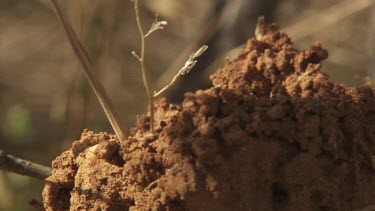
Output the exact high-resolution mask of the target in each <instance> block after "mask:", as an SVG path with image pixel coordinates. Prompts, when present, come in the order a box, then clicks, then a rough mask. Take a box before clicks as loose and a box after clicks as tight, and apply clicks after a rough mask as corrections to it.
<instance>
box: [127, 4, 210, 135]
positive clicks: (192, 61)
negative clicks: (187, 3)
mask: <svg viewBox="0 0 375 211" xmlns="http://www.w3.org/2000/svg"><path fill="white" fill-rule="evenodd" d="M131 1H132V2H133V3H134V10H135V17H136V20H137V26H138V30H139V33H140V35H141V55H138V54H137V53H136V52H135V51H132V54H133V56H134V57H135V58H136V59H138V61H139V63H140V65H141V71H142V79H143V84H144V86H145V89H146V92H147V96H148V99H149V103H150V130H151V132H154V98H155V97H158V96H160V95H161V94H162V93H164V92H165V91H166V90H167V89H168V88H169V87H171V86H172V85H173V84H174V83H175V82H176V81H177V79H178V78H179V77H180V76H182V75H185V74H187V73H189V71H190V70H191V69H192V68H193V67H194V66H195V64H196V63H197V60H196V59H197V58H198V57H200V56H201V55H202V54H203V53H204V52H205V51H206V50H207V48H208V47H207V46H206V45H204V46H202V47H201V48H200V49H199V50H197V51H196V52H194V53H193V54H191V55H190V58H189V60H188V61H186V62H185V65H184V66H183V67H182V68H181V69H180V70H179V71H178V73H177V74H176V75H175V76H174V77H173V79H172V81H171V82H170V83H169V84H168V85H167V86H165V87H164V88H162V89H161V90H160V91H158V92H155V91H154V94H152V93H151V92H150V90H151V89H150V86H149V80H148V76H147V71H146V65H145V48H146V38H147V37H148V36H149V35H151V34H152V33H154V32H156V31H158V30H161V29H164V27H165V26H167V24H168V23H167V21H159V19H158V16H157V15H156V17H155V21H154V23H153V24H152V25H151V27H150V29H149V31H148V32H147V33H146V34H145V33H144V31H143V28H142V23H141V20H140V15H139V0H131Z"/></svg>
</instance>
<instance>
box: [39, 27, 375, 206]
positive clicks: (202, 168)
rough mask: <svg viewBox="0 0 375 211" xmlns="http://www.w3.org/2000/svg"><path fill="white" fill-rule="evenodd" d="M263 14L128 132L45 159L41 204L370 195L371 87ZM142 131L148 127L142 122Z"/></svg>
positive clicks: (374, 123) (341, 200)
mask: <svg viewBox="0 0 375 211" xmlns="http://www.w3.org/2000/svg"><path fill="white" fill-rule="evenodd" d="M327 56H328V53H327V51H326V50H324V49H323V48H322V47H321V45H320V44H315V45H313V46H312V47H311V48H310V49H308V50H305V51H298V50H296V49H294V47H293V44H292V42H291V39H290V38H289V37H288V36H287V35H286V34H285V33H281V32H279V31H278V30H277V27H276V26H274V25H272V26H271V27H269V29H268V32H267V34H266V35H264V36H263V37H262V40H256V39H255V38H252V39H250V40H249V41H248V42H247V44H246V46H245V47H244V49H243V50H242V52H241V53H240V54H239V56H238V58H236V59H234V60H232V61H229V60H228V61H226V64H225V67H224V68H222V69H220V70H219V71H218V72H217V73H215V74H214V75H212V76H211V80H212V82H213V87H212V88H210V89H207V90H199V91H197V92H195V93H186V94H185V100H184V102H183V103H182V104H181V105H170V104H168V102H167V101H166V100H165V99H161V100H159V101H158V102H157V105H156V112H155V117H156V120H155V122H156V123H155V127H156V128H155V131H157V132H156V133H155V134H150V133H149V132H146V131H147V128H148V127H149V119H148V118H146V117H140V118H139V119H138V123H137V126H136V127H135V128H133V129H132V131H133V132H132V136H131V137H129V138H128V139H127V140H126V141H125V142H123V143H121V142H119V141H118V140H117V139H116V137H114V136H111V135H107V134H106V133H100V134H94V133H93V132H90V131H87V130H86V131H84V133H83V135H82V137H81V139H80V140H78V141H76V142H74V143H73V146H72V148H71V149H70V150H68V151H66V152H64V153H62V154H61V155H60V156H59V157H57V158H56V160H55V161H54V162H53V165H52V166H53V169H54V170H53V174H52V176H50V177H49V178H48V179H47V183H46V187H45V189H44V192H43V198H44V206H45V208H46V209H47V210H69V209H70V210H127V209H129V210H256V211H257V210H353V209H359V208H362V207H365V206H368V205H371V204H375V171H374V155H375V146H374V144H375V142H374V140H375V89H374V87H371V86H362V87H357V88H346V87H344V86H342V85H338V84H334V83H333V82H331V81H329V80H328V77H327V76H326V75H325V74H324V73H323V72H321V71H320V68H321V64H320V62H321V61H323V60H324V59H326V58H327ZM143 131H145V132H143Z"/></svg>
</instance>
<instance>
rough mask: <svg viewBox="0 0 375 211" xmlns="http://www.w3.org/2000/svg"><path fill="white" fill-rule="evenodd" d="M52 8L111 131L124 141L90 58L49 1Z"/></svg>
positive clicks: (120, 125)
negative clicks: (111, 128)
mask: <svg viewBox="0 0 375 211" xmlns="http://www.w3.org/2000/svg"><path fill="white" fill-rule="evenodd" d="M51 3H52V6H53V8H54V10H55V12H56V15H57V16H58V18H59V19H60V21H61V23H62V25H63V27H64V29H65V32H66V34H67V36H68V39H69V42H70V44H71V46H72V48H73V50H74V53H75V54H76V56H77V57H78V59H79V61H80V62H81V64H82V66H83V69H84V70H85V73H86V76H87V78H88V80H89V82H90V84H91V86H92V88H93V90H94V92H95V95H96V97H97V98H98V100H99V102H100V104H101V106H102V108H103V110H104V112H105V114H106V115H107V118H108V120H109V122H110V123H111V125H112V127H113V130H114V131H115V133H116V135H117V137H118V138H119V140H122V141H123V140H125V139H126V137H127V136H128V131H127V129H126V126H125V125H124V123H123V122H122V120H121V118H120V116H119V114H118V112H117V110H116V109H115V107H114V105H113V104H112V102H111V100H110V98H109V96H108V95H107V93H106V92H105V89H104V87H103V86H102V84H101V83H100V81H99V79H98V77H97V76H96V74H95V70H94V66H93V64H92V62H91V59H90V57H89V56H88V54H87V52H86V50H85V49H84V47H83V46H82V44H81V42H80V41H79V40H78V38H77V35H76V34H75V32H74V30H73V28H72V27H71V25H70V24H69V22H68V20H67V18H66V17H65V15H64V13H63V12H62V10H61V8H60V6H59V4H58V3H57V1H56V0H51Z"/></svg>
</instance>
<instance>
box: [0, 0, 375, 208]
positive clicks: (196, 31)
mask: <svg viewBox="0 0 375 211" xmlns="http://www.w3.org/2000/svg"><path fill="white" fill-rule="evenodd" d="M60 2H61V4H62V6H63V8H64V11H65V12H66V14H67V15H68V17H69V18H70V21H71V23H72V24H73V27H74V28H75V30H76V32H77V33H78V35H79V37H80V39H81V40H82V41H83V43H84V45H85V47H86V48H87V50H88V52H89V54H90V56H91V57H92V59H93V61H94V62H95V66H96V67H97V71H98V74H99V75H100V77H101V81H102V82H103V84H104V86H105V88H106V90H107V92H108V93H109V95H110V96H111V98H112V99H113V102H114V104H115V105H116V106H117V107H118V108H119V110H120V112H121V115H122V117H123V118H124V121H125V122H127V124H128V125H130V126H131V125H133V123H134V121H135V119H136V115H137V114H141V113H144V112H145V111H146V109H147V97H146V93H145V91H144V88H143V86H142V81H141V80H142V79H141V74H140V70H139V66H138V63H137V61H136V60H135V59H134V58H133V57H132V55H131V51H132V50H139V46H140V45H139V44H140V40H139V35H138V31H137V30H136V22H135V18H134V11H133V5H132V4H131V2H130V1H129V0H112V1H93V0H90V1H89V0H70V1H60ZM343 2H345V1H344V0H325V1H323V0H320V1H315V0H314V1H313V0H278V1H276V0H274V1H272V0H253V1H248V0H231V1H225V0H210V1H198V0H179V1H169V0H144V1H143V12H142V16H143V17H142V19H143V21H144V26H147V28H148V25H151V23H152V22H153V20H154V14H155V13H158V14H159V16H160V18H161V19H164V20H167V21H168V23H169V25H168V27H167V29H166V30H163V31H160V32H158V33H155V34H154V35H153V36H152V37H151V38H150V40H149V44H148V46H149V48H148V49H147V53H146V54H147V61H146V63H147V65H148V69H149V70H150V71H151V74H150V77H151V78H152V81H153V84H152V86H153V87H154V89H155V90H157V89H159V88H161V87H163V84H165V83H166V82H168V81H169V80H170V79H171V78H172V77H173V76H174V74H175V71H178V69H179V67H181V66H182V65H183V64H184V62H185V61H186V59H187V58H188V55H189V54H190V53H191V52H193V51H194V50H196V49H197V48H198V47H200V46H201V45H202V44H208V45H209V51H208V52H207V54H206V55H204V57H203V58H201V59H200V60H199V65H198V66H197V67H196V68H195V69H194V70H193V71H192V73H191V74H189V75H188V76H187V77H186V78H184V79H182V80H181V81H180V82H179V83H178V85H177V86H175V87H174V88H173V89H171V90H170V91H169V93H168V94H167V97H168V98H169V99H170V100H172V101H175V102H178V101H179V100H181V99H182V97H183V92H184V91H194V90H196V89H199V88H204V87H208V86H209V84H210V83H209V80H208V76H209V75H210V74H211V73H212V72H213V71H215V70H216V69H217V68H218V67H220V66H222V65H223V63H224V57H225V56H226V55H227V53H228V52H229V51H231V50H232V49H234V48H236V47H237V46H240V45H242V44H243V43H244V42H246V40H247V38H249V37H251V36H253V31H254V25H255V22H256V19H257V17H258V16H260V15H265V16H266V21H268V22H271V21H275V22H277V23H278V24H280V26H281V28H285V29H291V28H292V27H291V26H293V25H297V24H301V23H302V27H301V29H300V30H302V31H304V32H306V33H305V34H303V35H302V34H298V33H300V32H298V31H294V32H293V31H288V30H287V31H286V32H290V33H291V34H292V35H293V36H295V37H298V39H296V40H294V41H295V43H296V45H297V46H298V47H299V48H301V49H303V48H307V47H309V46H310V45H311V44H313V43H314V42H315V41H320V42H322V44H323V46H324V47H325V48H327V49H328V50H329V52H330V57H329V59H328V60H327V61H326V62H325V63H324V65H323V69H324V71H325V72H327V74H329V75H330V76H331V78H332V79H333V80H335V81H337V82H340V83H345V84H347V85H356V84H361V83H363V82H364V81H365V78H366V77H367V78H371V77H374V76H375V72H374V71H372V70H373V69H374V67H373V66H374V65H375V64H374V62H375V60H374V59H373V58H374V52H373V49H375V48H374V45H375V41H374V40H373V39H374V37H375V36H374V35H375V34H374V33H375V30H374V25H375V16H374V11H375V10H374V7H373V6H371V5H372V2H374V1H365V0H364V1H361V2H370V3H369V5H367V6H363V8H361V9H358V11H355V12H352V11H349V12H348V9H347V8H341V7H337V11H336V13H331V12H329V11H328V12H327V10H328V9H329V8H331V7H333V8H336V7H334V6H335V5H338V4H340V3H343ZM346 2H347V1H346ZM351 4H353V5H355V4H358V3H357V2H356V1H352V2H351ZM341 10H342V11H341ZM346 13H349V14H348V15H345V16H344V17H341V16H340V14H346ZM311 17H313V18H316V21H315V22H314V24H318V25H319V24H322V26H324V27H322V28H321V29H319V30H315V31H314V30H312V27H315V26H311V25H309V24H305V25H304V24H303V23H304V22H303V21H305V20H307V19H308V18H311ZM335 17H336V19H335ZM332 18H333V19H332ZM314 20H315V19H314ZM331 20H335V21H333V23H329V24H327V23H328V22H330V21H331ZM307 23H310V22H307ZM292 38H293V37H292ZM0 112H1V114H2V115H0V148H2V149H3V150H5V151H6V152H8V153H11V154H14V155H15V156H19V157H22V158H24V159H28V160H31V161H34V162H37V163H41V164H44V165H50V164H51V161H52V160H53V159H54V158H55V157H56V156H57V155H59V154H60V153H61V152H62V151H64V150H67V149H68V148H69V146H70V145H71V143H72V142H73V141H74V140H76V139H79V137H80V134H81V132H82V130H83V129H85V128H89V129H90V130H94V131H97V132H99V131H108V132H110V133H112V129H111V127H110V124H109V123H108V121H107V120H106V117H105V115H104V113H103V112H102V109H101V108H100V105H99V103H98V101H97V100H96V98H95V96H94V95H93V92H92V91H91V88H90V86H89V84H88V82H87V81H86V78H85V76H84V74H83V72H82V70H81V66H80V64H79V63H78V61H77V59H76V58H75V57H74V54H73V52H72V50H71V49H70V46H69V44H68V42H67V39H66V37H65V34H64V32H63V30H62V28H61V26H60V23H59V22H58V20H57V18H56V17H55V14H54V13H53V11H52V10H51V8H50V5H49V1H48V0H34V1H24V0H23V1H21V0H0ZM42 188H43V183H42V182H40V181H36V180H34V179H31V178H26V177H23V176H17V175H13V174H9V173H4V172H0V210H33V208H32V207H30V206H29V205H28V202H29V201H30V200H31V199H32V198H36V199H38V200H41V191H42Z"/></svg>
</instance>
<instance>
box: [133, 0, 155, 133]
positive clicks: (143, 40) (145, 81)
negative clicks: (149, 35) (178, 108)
mask: <svg viewBox="0 0 375 211" xmlns="http://www.w3.org/2000/svg"><path fill="white" fill-rule="evenodd" d="M132 2H133V3H134V10H135V16H136V20H137V26H138V30H139V33H140V34H141V55H140V56H139V55H138V54H137V53H135V52H134V51H133V52H132V54H133V55H134V56H135V57H136V58H137V59H138V61H139V63H140V65H141V71H142V80H143V84H144V86H145V89H146V93H147V97H148V100H149V104H150V130H151V132H154V99H153V97H152V93H151V91H150V86H149V80H148V75H147V71H146V65H145V49H146V36H145V34H144V32H143V28H142V23H141V18H140V15H139V1H138V0H133V1H132ZM151 29H152V27H151ZM154 31H156V30H154Z"/></svg>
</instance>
